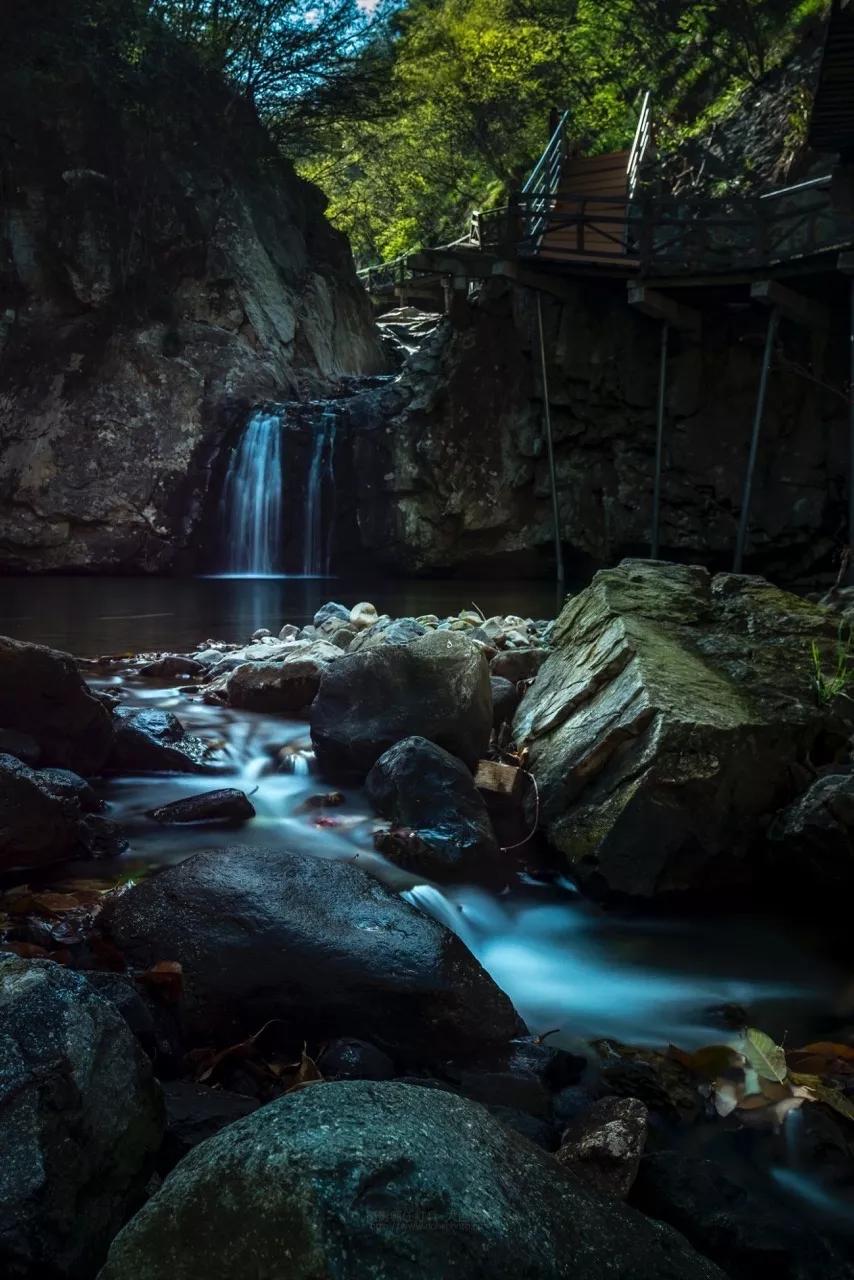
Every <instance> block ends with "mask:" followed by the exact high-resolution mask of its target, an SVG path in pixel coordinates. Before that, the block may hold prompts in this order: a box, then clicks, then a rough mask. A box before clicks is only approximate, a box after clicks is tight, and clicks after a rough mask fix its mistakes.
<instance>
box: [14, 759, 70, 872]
mask: <svg viewBox="0 0 854 1280" xmlns="http://www.w3.org/2000/svg"><path fill="white" fill-rule="evenodd" d="M74 843H75V822H74V819H73V818H72V817H70V815H69V814H68V813H67V812H66V810H65V808H64V807H63V804H62V802H61V801H60V800H58V799H56V798H55V797H54V796H52V795H50V794H49V793H48V792H47V790H46V789H45V788H44V787H42V786H40V785H39V781H38V774H37V773H36V772H35V771H34V770H33V769H28V768H27V766H26V765H25V764H21V762H20V760H17V759H16V758H15V757H14V756H5V755H0V871H9V870H12V869H13V868H32V867H40V866H45V865H46V864H49V863H51V862H59V861H61V860H62V859H63V858H67V857H68V856H69V855H70V853H71V851H72V848H73V846H74Z"/></svg>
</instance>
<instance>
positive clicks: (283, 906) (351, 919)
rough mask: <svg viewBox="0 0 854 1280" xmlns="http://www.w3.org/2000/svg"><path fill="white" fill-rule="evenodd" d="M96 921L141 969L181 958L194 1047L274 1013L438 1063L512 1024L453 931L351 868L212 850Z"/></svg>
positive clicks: (321, 1033)
mask: <svg viewBox="0 0 854 1280" xmlns="http://www.w3.org/2000/svg"><path fill="white" fill-rule="evenodd" d="M101 920H102V921H103V925H104V928H105V930H106V932H107V934H108V936H109V937H110V938H111V940H112V941H113V942H114V943H115V945H116V946H117V947H118V948H119V950H120V951H121V952H122V953H123V954H124V955H125V956H126V958H127V959H128V960H129V961H130V962H131V964H133V965H134V966H135V967H139V968H143V969H146V968H149V967H150V966H151V965H153V964H155V963H157V962H158V961H160V960H177V961H180V963H181V964H182V966H183V976H184V991H185V1008H184V1012H185V1017H186V1026H187V1032H188V1034H189V1036H190V1038H191V1039H192V1040H193V1041H195V1042H196V1043H199V1044H209V1043H210V1042H211V1041H212V1040H214V1039H216V1040H219V1041H221V1042H222V1043H224V1044H228V1043H231V1042H232V1041H233V1040H234V1039H235V1038H237V1037H239V1036H240V1035H241V1034H244V1035H245V1034H251V1033H254V1032H255V1031H257V1030H258V1029H259V1028H260V1027H261V1026H263V1024H264V1023H265V1022H267V1021H268V1020H269V1019H271V1018H277V1019H280V1020H281V1030H282V1034H283V1035H285V1036H290V1037H292V1038H293V1040H294V1042H295V1043H298V1044H302V1042H303V1041H304V1040H306V1039H311V1038H313V1037H314V1038H317V1039H324V1038H327V1037H330V1036H354V1037H357V1038H359V1039H366V1040H370V1041H372V1042H373V1043H375V1044H377V1045H379V1046H380V1047H382V1048H384V1049H386V1050H388V1051H390V1052H392V1053H393V1054H395V1055H396V1056H397V1055H399V1056H401V1057H407V1058H408V1057H411V1058H413V1059H432V1058H435V1057H436V1056H438V1055H442V1054H452V1053H466V1052H474V1051H476V1050H477V1049H479V1048H480V1047H481V1046H482V1045H483V1044H488V1043H493V1042H500V1041H504V1040H509V1039H510V1038H511V1037H512V1036H513V1035H515V1034H517V1033H518V1030H519V1026H520V1024H519V1020H518V1018H517V1016H516V1014H515V1012H514V1010H513V1007H512V1005H511V1004H510V1001H509V1000H508V999H507V997H506V996H505V995H504V994H503V993H502V992H501V991H500V990H499V989H498V987H497V986H496V985H495V983H494V982H493V981H492V979H491V978H490V977H489V976H488V974H486V973H485V972H484V970H483V969H482V968H481V967H480V965H479V964H478V962H477V961H476V960H475V958H474V957H473V956H472V955H471V953H470V952H469V951H468V950H467V949H466V948H465V947H464V945H463V944H462V942H460V940H459V939H458V938H457V937H455V936H454V935H453V934H452V933H450V931H449V930H447V929H446V928H445V927H444V926H443V925H440V924H438V923H437V922H436V921H434V920H431V919H429V918H428V917H427V916H424V915H422V914H421V913H420V912H419V911H417V910H416V909H415V908H414V907H411V906H410V905H409V904H408V903H406V902H404V901H403V900H402V898H400V897H399V896H398V895H397V894H394V893H392V892H391V890H389V889H387V888H386V887H385V885H383V884H381V883H380V882H379V881H377V880H375V879H373V878H372V877H371V876H369V875H368V874H367V873H366V872H364V871H361V870H360V869H359V868H358V867H355V866H353V865H352V864H351V863H344V862H338V861H332V860H326V859H323V858H314V857H310V856H306V855H299V854H293V853H288V852H285V851H282V850H275V849H254V848H246V847H242V846H236V847H234V848H231V849H224V850H211V851H208V852H205V853H199V854H196V855H195V856H194V857H192V858H188V859H187V861H186V862H182V863H181V864H180V865H179V866H174V867H169V868H168V869H167V870H166V871H163V872H161V873H160V874H159V875H156V876H152V877H151V878H150V879H148V880H144V881H142V882H141V883H140V884H138V885H135V886H134V887H133V888H131V889H129V890H128V891H127V892H126V893H124V894H122V895H121V897H120V898H118V899H116V900H115V901H114V902H112V903H110V904H109V906H108V907H107V908H105V910H104V912H103V913H102V916H101Z"/></svg>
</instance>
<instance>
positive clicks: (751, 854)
mask: <svg viewBox="0 0 854 1280" xmlns="http://www.w3.org/2000/svg"><path fill="white" fill-rule="evenodd" d="M837 643H838V640H837V631H836V624H835V622H834V620H833V619H832V618H831V617H830V615H829V614H828V613H827V611H826V610H825V609H823V608H822V607H821V606H818V605H813V604H810V603H808V602H806V601H804V600H801V599H800V598H799V597H797V596H794V595H790V594H788V593H787V592H784V591H781V590H778V589H777V588H776V587H774V586H772V585H771V584H770V583H768V582H766V581H764V580H763V579H761V578H755V577H746V576H737V575H733V574H718V575H717V576H716V577H712V576H711V575H710V574H709V573H708V572H707V571H706V570H705V569H702V568H698V567H694V566H685V565H674V564H666V563H661V562H654V561H641V560H625V561H623V562H622V564H620V565H619V566H618V567H616V568H614V569H607V570H603V571H602V572H600V573H598V574H596V576H595V578H594V579H593V582H592V583H591V585H590V586H589V587H588V588H587V589H586V590H585V591H583V592H581V593H580V594H579V595H578V596H576V597H575V598H574V599H573V600H571V601H570V602H569V603H568V604H567V605H566V606H565V608H564V609H563V612H562V613H561V615H560V618H559V619H558V622H557V626H556V628H555V637H554V651H553V652H552V654H551V656H550V657H549V658H548V659H547V661H546V662H545V663H544V665H543V667H542V668H541V670H540V673H539V675H538V676H537V679H536V680H535V682H534V684H533V685H532V686H531V688H530V689H529V691H528V693H527V695H526V696H525V698H524V700H523V702H522V704H521V706H520V708H519V711H518V713H517V715H516V718H515V721H514V730H515V734H516V738H517V741H518V743H519V744H520V746H524V747H527V750H528V758H529V762H530V765H529V767H530V768H531V770H532V772H533V774H534V776H535V778H536V779H537V783H538V786H539V789H540V796H541V803H542V809H541V813H542V821H543V825H544V828H545V831H546V833H547V836H548V838H549V840H550V841H551V842H552V843H553V844H554V845H555V846H556V847H557V848H558V849H559V850H560V851H561V852H562V853H564V854H565V856H566V857H567V859H568V860H569V862H570V864H571V866H572V868H573V871H574V873H575V874H576V876H577V877H578V878H579V880H581V881H582V882H584V883H585V884H587V885H588V886H589V887H590V888H592V889H594V890H597V889H598V890H608V891H610V892H612V893H617V894H624V895H631V896H638V897H649V896H652V895H656V894H662V893H668V892H680V891H685V890H698V889H706V888H719V887H723V886H725V885H727V884H744V883H748V882H751V881H755V880H757V879H758V878H759V877H760V876H761V875H762V874H763V872H764V868H765V860H764V857H763V854H762V849H763V847H764V846H763V842H762V840H761V833H762V830H763V827H764V825H765V823H766V820H767V818H768V816H769V815H771V814H773V813H774V812H775V811H776V810H777V809H779V808H780V807H781V806H783V805H785V804H787V803H789V802H790V801H791V800H792V798H793V797H794V796H795V795H796V794H797V793H798V791H799V790H802V789H803V787H804V786H805V785H806V781H807V780H808V779H809V777H810V774H809V772H808V768H811V767H813V766H815V765H819V764H821V763H823V762H826V761H827V760H829V759H831V758H832V757H833V756H834V754H836V753H837V752H839V751H840V750H841V749H842V747H843V745H844V742H845V736H846V725H845V723H844V720H843V717H842V715H841V713H840V712H839V710H838V708H837V707H835V706H829V705H827V704H826V703H824V702H823V701H822V699H821V698H820V697H819V694H818V692H817V688H816V680H815V664H814V660H813V654H812V646H813V644H815V645H817V646H818V652H819V660H820V662H821V663H823V664H824V665H825V666H826V667H827V668H830V667H831V666H832V664H833V662H834V650H835V647H836V645H837ZM805 766H806V767H805Z"/></svg>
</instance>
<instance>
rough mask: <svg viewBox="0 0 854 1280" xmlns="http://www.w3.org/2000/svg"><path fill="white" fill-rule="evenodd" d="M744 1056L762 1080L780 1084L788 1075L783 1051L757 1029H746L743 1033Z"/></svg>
mask: <svg viewBox="0 0 854 1280" xmlns="http://www.w3.org/2000/svg"><path fill="white" fill-rule="evenodd" d="M744 1056H745V1057H746V1058H747V1061H748V1062H749V1063H750V1065H751V1066H752V1067H753V1069H754V1071H755V1072H756V1073H757V1075H759V1076H760V1077H761V1078H762V1079H763V1080H776V1081H777V1082H778V1083H779V1084H782V1082H783V1081H784V1080H785V1079H786V1076H787V1075H788V1074H789V1067H788V1064H787V1062H786V1053H785V1050H784V1049H783V1048H782V1047H781V1046H780V1045H778V1044H775V1043H774V1041H773V1040H772V1039H771V1037H770V1036H767V1035H766V1034H765V1032H764V1031H760V1030H759V1029H758V1028H757V1027H748V1028H747V1030H746V1031H745V1033H744Z"/></svg>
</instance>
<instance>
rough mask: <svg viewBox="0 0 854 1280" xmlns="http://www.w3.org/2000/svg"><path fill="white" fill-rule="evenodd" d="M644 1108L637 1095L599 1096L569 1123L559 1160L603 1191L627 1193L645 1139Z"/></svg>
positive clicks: (631, 1183) (645, 1112) (585, 1180)
mask: <svg viewBox="0 0 854 1280" xmlns="http://www.w3.org/2000/svg"><path fill="white" fill-rule="evenodd" d="M646 1130H647V1109H646V1107H645V1106H644V1104H643V1103H642V1102H640V1101H639V1100H638V1099H637V1098H601V1099H600V1100H599V1101H598V1102H594V1104H593V1106H592V1107H591V1108H590V1110H589V1111H588V1112H586V1113H585V1114H584V1115H581V1116H578V1117H577V1119H575V1120H573V1121H572V1123H571V1124H570V1125H569V1128H568V1129H567V1130H566V1131H565V1132H564V1134H563V1137H562V1138H561V1143H560V1147H559V1148H558V1151H557V1153H556V1159H557V1161H558V1164H561V1165H563V1167H564V1168H565V1169H569V1170H570V1171H571V1172H572V1173H574V1174H576V1175H577V1176H578V1177H579V1178H581V1180H582V1181H583V1182H587V1183H588V1184H589V1185H590V1186H592V1187H595V1188H596V1190H597V1191H601V1192H603V1193H604V1194H605V1195H613V1196H619V1197H620V1198H621V1199H622V1198H624V1197H625V1196H627V1195H628V1194H629V1192H630V1191H631V1189H632V1186H633V1184H634V1181H635V1178H636V1177H637V1174H638V1168H639V1166H640V1159H641V1156H642V1155H643V1149H644V1145H645V1143H646Z"/></svg>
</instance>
